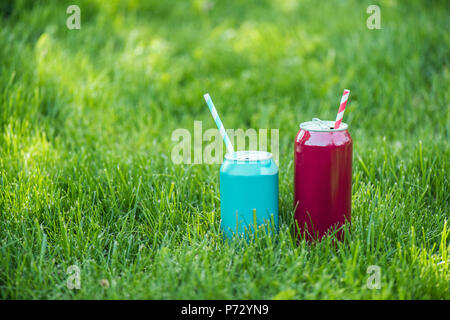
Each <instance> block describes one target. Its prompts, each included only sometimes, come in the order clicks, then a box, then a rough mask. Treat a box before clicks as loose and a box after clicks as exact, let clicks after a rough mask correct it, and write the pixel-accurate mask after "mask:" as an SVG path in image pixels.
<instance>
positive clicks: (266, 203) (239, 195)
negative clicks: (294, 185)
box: [220, 151, 278, 238]
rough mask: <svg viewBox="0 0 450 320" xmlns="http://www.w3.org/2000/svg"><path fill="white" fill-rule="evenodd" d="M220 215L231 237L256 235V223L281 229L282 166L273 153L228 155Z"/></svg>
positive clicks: (222, 224)
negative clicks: (279, 183) (279, 213)
mask: <svg viewBox="0 0 450 320" xmlns="http://www.w3.org/2000/svg"><path fill="white" fill-rule="evenodd" d="M220 216H221V228H222V230H223V232H224V234H225V236H226V237H227V238H232V237H233V235H234V234H236V235H240V236H242V235H244V234H245V233H246V232H250V233H251V232H253V231H254V230H255V221H256V227H260V226H262V225H266V226H270V228H272V227H275V229H276V230H278V167H277V165H276V163H275V161H273V159H272V154H271V153H269V152H263V151H237V152H234V153H231V154H226V155H225V160H224V162H223V163H222V166H221V168H220ZM269 231H270V230H269Z"/></svg>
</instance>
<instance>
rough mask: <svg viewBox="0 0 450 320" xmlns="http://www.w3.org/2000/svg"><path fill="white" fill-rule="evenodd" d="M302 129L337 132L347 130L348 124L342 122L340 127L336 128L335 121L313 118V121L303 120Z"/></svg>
mask: <svg viewBox="0 0 450 320" xmlns="http://www.w3.org/2000/svg"><path fill="white" fill-rule="evenodd" d="M300 129H303V130H306V131H320V132H336V131H344V130H347V129H348V125H347V124H346V123H344V122H341V125H340V126H339V129H334V121H329V120H320V119H318V118H313V119H312V121H306V122H302V123H301V124H300Z"/></svg>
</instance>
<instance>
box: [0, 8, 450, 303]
mask: <svg viewBox="0 0 450 320" xmlns="http://www.w3.org/2000/svg"><path fill="white" fill-rule="evenodd" d="M72 4H77V5H78V6H79V7H80V9H81V29H80V30H69V29H68V28H67V27H66V19H67V18H68V16H69V15H68V14H66V9H67V7H68V6H69V5H72ZM370 4H377V5H379V6H380V9H381V27H382V29H381V30H369V29H368V28H367V27H366V20H367V18H368V16H369V15H368V14H367V13H366V8H367V7H368V6H369V5H370ZM0 10H1V11H0V19H1V20H0V21H1V29H0V128H1V135H0V174H1V176H0V210H1V219H0V240H1V243H0V244H1V246H0V297H2V298H49V299H53V298H163V299H167V298H181V299H183V298H225V299H228V298H237V299H239V298H245V299H251V298H265V299H266V298H267V299H269V298H285V299H289V298H295V299H299V298H329V299H333V298H336V299H345V298H357V299H358V298H363V299H365V298H397V299H398V298H400V299H403V298H414V299H421V298H425V299H426V298H435V299H436V298H437V299H449V298H450V295H449V273H448V262H447V263H442V264H439V265H438V263H439V262H440V261H447V259H448V253H449V240H448V239H449V238H448V236H447V235H448V233H449V232H450V229H449V226H448V223H446V221H447V220H448V217H449V191H450V190H449V187H448V173H449V163H448V159H449V156H450V150H449V127H450V117H449V107H450V106H449V101H450V99H449V92H450V91H449V90H448V88H449V87H450V74H449V47H450V32H449V31H450V19H449V18H450V14H449V6H448V3H447V1H394V0H391V1H387V0H386V1H356V0H355V1H350V0H349V1H344V0H343V1H338V0H333V1H326V2H325V1H323V2H322V1H320V2H318V1H294V0H265V1H256V0H254V1H237V0H236V1H212V0H208V1H206V0H193V1H145V2H139V1H131V0H130V1H76V2H73V1H71V2H65V1H10V2H1V4H0ZM344 88H349V89H350V90H351V91H352V92H351V96H350V102H349V105H348V107H347V110H346V113H345V119H344V121H345V122H347V123H348V124H349V125H350V132H351V134H352V136H353V140H354V170H353V175H354V179H353V212H352V216H353V223H352V230H351V232H349V233H348V235H347V240H346V241H345V242H344V243H342V244H339V245H338V248H337V249H336V250H335V249H334V247H333V245H331V240H332V239H327V240H326V241H324V242H322V243H320V244H317V245H314V246H310V245H308V244H306V243H303V242H302V243H300V244H299V245H296V244H295V243H293V241H292V236H291V232H290V229H289V226H290V223H291V221H292V219H291V216H292V170H293V168H292V156H293V140H294V136H295V134H296V132H297V130H298V124H299V123H300V122H303V121H307V120H310V119H311V118H312V117H319V118H321V119H333V118H334V117H335V114H336V112H337V108H338V103H339V100H340V95H341V94H342V90H343V89H344ZM205 92H209V93H211V96H212V97H213V99H214V101H215V103H216V106H217V108H218V110H219V113H220V115H221V118H222V121H223V122H224V124H225V126H226V127H227V128H255V129H258V128H278V129H279V130H280V165H279V167H280V216H281V228H280V233H279V235H277V236H276V237H274V238H269V237H263V236H262V237H261V238H258V239H255V240H254V241H253V242H251V243H249V244H245V243H240V242H233V243H224V242H222V240H221V235H220V232H219V230H218V221H219V219H220V213H219V211H218V209H219V204H220V202H219V197H218V187H219V184H218V182H219V181H218V172H219V166H218V165H174V164H173V163H172V162H171V160H170V152H171V149H172V147H173V145H174V143H173V142H172V141H171V133H172V132H173V130H175V129H177V128H187V129H189V130H192V129H193V121H194V120H202V121H203V128H204V130H205V129H206V126H209V128H213V127H214V122H213V121H212V119H211V118H210V114H209V112H208V109H207V107H206V105H205V103H204V101H203V99H202V94H203V93H205ZM72 264H75V265H78V266H79V267H80V268H81V289H80V290H69V289H67V287H66V279H67V278H68V275H67V274H66V270H67V267H68V266H70V265H72ZM369 265H379V266H380V267H381V272H382V273H381V275H382V287H381V289H380V290H369V289H368V288H367V286H366V280H367V277H368V275H367V273H366V269H367V267H368V266H369ZM102 279H107V280H108V281H109V283H110V285H109V287H108V288H104V287H102V286H101V285H100V282H99V281H100V280H102Z"/></svg>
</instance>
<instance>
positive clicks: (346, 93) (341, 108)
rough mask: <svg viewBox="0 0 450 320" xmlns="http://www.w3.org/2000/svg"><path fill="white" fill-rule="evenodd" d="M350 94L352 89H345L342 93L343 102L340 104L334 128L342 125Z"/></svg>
mask: <svg viewBox="0 0 450 320" xmlns="http://www.w3.org/2000/svg"><path fill="white" fill-rule="evenodd" d="M349 95H350V90H347V89H345V90H344V93H343V94H342V99H341V104H340V105H339V111H338V114H337V116H336V122H335V123H334V128H335V129H339V127H340V126H341V122H342V118H343V117H344V111H345V106H346V105H347V101H348V96H349Z"/></svg>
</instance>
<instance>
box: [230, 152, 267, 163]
mask: <svg viewBox="0 0 450 320" xmlns="http://www.w3.org/2000/svg"><path fill="white" fill-rule="evenodd" d="M225 159H227V160H237V161H262V160H270V159H272V154H271V153H270V152H266V151H236V152H233V153H227V154H226V155H225Z"/></svg>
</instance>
